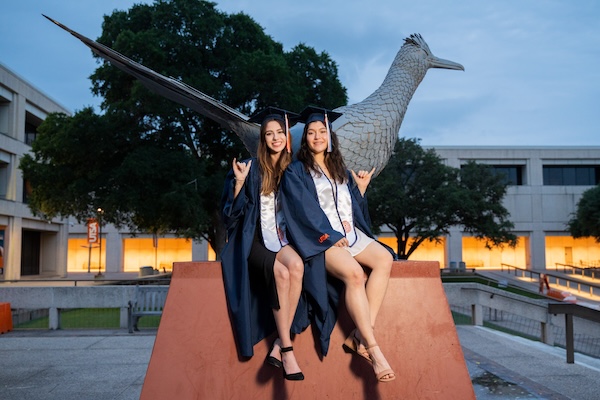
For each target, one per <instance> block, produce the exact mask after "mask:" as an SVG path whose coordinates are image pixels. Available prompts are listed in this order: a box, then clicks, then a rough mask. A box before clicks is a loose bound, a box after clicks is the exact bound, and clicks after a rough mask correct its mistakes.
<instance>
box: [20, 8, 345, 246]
mask: <svg viewBox="0 0 600 400" xmlns="http://www.w3.org/2000/svg"><path fill="white" fill-rule="evenodd" d="M98 41H99V42H100V43H102V44H105V45H107V46H109V47H111V48H113V49H115V50H116V51H118V52H120V53H122V54H125V55H127V56H128V57H130V58H132V59H134V60H136V61H138V62H140V63H141V64H144V65H146V66H148V67H149V68H151V69H153V70H155V71H157V72H159V73H161V74H163V75H166V76H172V77H175V78H178V79H180V80H182V81H183V82H185V83H187V84H188V85H190V86H193V87H195V88H198V89H199V90H201V91H203V92H204V93H206V94H208V95H209V96H212V97H214V98H216V99H217V100H219V101H222V102H223V103H225V104H227V105H229V106H231V107H233V108H236V109H237V110H239V111H241V112H243V113H245V114H252V113H253V112H254V111H256V110H257V109H260V108H262V107H265V106H267V105H275V106H279V107H282V108H286V109H290V110H300V109H301V108H303V107H304V106H305V105H306V104H308V103H312V102H314V101H315V100H323V101H324V102H323V103H320V104H321V105H322V106H324V107H329V108H334V107H338V106H341V105H344V104H346V102H347V96H346V90H345V89H344V88H343V86H342V85H341V83H340V82H339V79H338V77H337V66H336V64H335V62H333V61H332V60H331V59H330V58H329V56H328V55H327V54H326V53H321V54H320V55H318V54H317V53H316V52H315V51H314V50H312V49H310V48H308V47H306V46H304V45H298V46H296V47H295V48H294V49H292V50H291V51H290V52H289V53H286V52H284V51H283V46H282V45H281V44H280V43H278V42H276V41H274V40H273V39H272V38H271V37H270V36H268V35H266V34H265V33H264V31H263V29H262V27H260V25H258V24H257V23H256V22H255V21H254V20H252V18H250V17H249V16H247V15H245V14H243V13H238V14H230V15H227V14H225V13H222V12H220V11H218V10H217V9H216V8H215V3H211V2H207V1H201V0H157V1H155V3H153V4H137V5H134V6H133V7H132V8H131V9H130V10H128V11H115V12H113V13H112V14H111V15H110V16H105V17H104V23H103V32H102V36H101V37H100V38H99V39H98ZM315 58H316V59H318V63H317V62H316V61H315ZM306 65H313V66H314V68H313V69H311V70H308V71H307V70H305V69H302V68H304V67H305V66H306ZM91 81H92V92H93V93H94V94H95V95H98V96H101V97H102V98H103V100H102V103H101V109H102V111H103V113H102V114H101V115H98V114H95V113H94V111H93V110H92V109H90V108H85V109H83V110H81V111H78V112H76V113H75V115H74V116H73V117H67V116H64V115H52V116H50V117H49V118H48V119H47V120H46V121H44V123H43V124H42V125H41V126H40V129H39V131H40V133H41V135H38V139H36V141H35V142H34V143H33V146H32V153H31V154H30V155H26V156H24V157H23V158H22V160H21V164H20V167H21V169H22V171H23V176H24V178H25V179H26V180H27V181H28V182H29V183H30V184H31V187H32V188H33V189H32V193H31V195H30V197H29V206H30V208H31V210H32V212H33V213H34V214H36V215H40V216H44V217H47V218H52V217H55V216H63V217H66V216H74V217H75V218H76V219H77V220H78V221H79V222H82V221H85V220H86V219H87V218H89V217H91V216H94V215H95V212H96V211H95V210H96V209H97V208H102V209H103V211H104V213H103V221H105V222H108V223H113V224H115V225H116V226H123V225H127V226H129V228H130V229H131V230H132V231H141V232H153V233H159V234H162V233H166V232H174V233H176V234H178V235H180V236H183V237H188V238H195V239H200V238H204V239H206V240H208V242H209V243H210V244H211V245H212V247H213V248H214V249H215V250H216V252H217V254H219V252H220V250H221V248H222V246H223V244H224V243H225V234H226V233H225V230H224V229H223V226H222V223H221V221H220V195H221V189H222V187H223V181H224V177H225V174H226V173H227V171H228V169H229V168H230V163H231V160H232V159H233V157H238V158H244V157H246V156H247V152H246V150H245V149H244V147H243V146H242V144H241V141H240V140H239V139H238V138H237V136H236V135H235V134H234V133H232V132H227V131H224V130H223V129H222V128H221V127H220V126H219V125H218V124H216V123H215V122H214V121H211V120H209V119H207V118H205V117H203V116H201V115H198V114H196V113H194V112H192V111H190V110H189V109H187V108H185V107H182V106H180V105H179V104H176V103H174V102H171V101H169V100H167V99H165V98H162V97H160V96H158V95H157V94H155V93H152V92H150V91H149V90H147V89H146V88H145V87H144V86H143V85H142V84H141V83H140V82H139V81H137V80H135V79H134V78H133V77H131V76H129V75H127V74H125V73H123V72H121V71H120V70H118V69H116V68H114V67H112V66H111V65H110V64H108V63H106V62H105V63H103V64H102V65H101V66H100V67H99V68H98V69H97V70H96V71H95V72H94V73H93V75H92V76H91ZM309 84H310V85H311V86H310V87H306V85H309ZM325 89H326V90H325ZM322 92H327V93H333V94H332V95H330V96H329V97H328V96H325V95H322V96H320V97H315V96H317V95H318V94H320V93H322Z"/></svg>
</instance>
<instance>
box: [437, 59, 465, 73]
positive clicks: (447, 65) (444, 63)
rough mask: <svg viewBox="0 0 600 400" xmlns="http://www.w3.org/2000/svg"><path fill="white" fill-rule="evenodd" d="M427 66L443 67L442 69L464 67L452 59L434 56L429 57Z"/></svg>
mask: <svg viewBox="0 0 600 400" xmlns="http://www.w3.org/2000/svg"><path fill="white" fill-rule="evenodd" d="M429 68H444V69H456V70H460V71H464V70H465V67H463V66H462V65H460V64H459V63H455V62H454V61H450V60H444V59H443V58H437V57H435V56H431V57H429Z"/></svg>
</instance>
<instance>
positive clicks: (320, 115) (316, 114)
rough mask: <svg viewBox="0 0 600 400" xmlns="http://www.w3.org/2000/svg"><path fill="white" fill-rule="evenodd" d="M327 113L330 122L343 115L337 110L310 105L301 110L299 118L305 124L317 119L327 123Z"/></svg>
mask: <svg viewBox="0 0 600 400" xmlns="http://www.w3.org/2000/svg"><path fill="white" fill-rule="evenodd" d="M325 114H327V119H328V120H329V123H332V122H333V121H335V120H336V119H338V118H339V117H341V116H342V113H339V112H336V111H332V110H327V109H325V108H321V107H315V106H308V107H306V108H305V109H304V110H302V111H300V117H299V118H298V121H299V122H302V123H304V124H305V125H308V124H310V123H311V122H315V121H321V122H323V123H325Z"/></svg>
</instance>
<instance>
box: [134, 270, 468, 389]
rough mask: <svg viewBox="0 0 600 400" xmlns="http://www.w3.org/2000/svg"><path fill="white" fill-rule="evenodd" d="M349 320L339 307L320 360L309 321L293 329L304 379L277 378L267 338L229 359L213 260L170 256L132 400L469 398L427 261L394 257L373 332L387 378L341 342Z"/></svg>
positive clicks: (436, 274) (231, 352) (230, 344)
mask: <svg viewBox="0 0 600 400" xmlns="http://www.w3.org/2000/svg"><path fill="white" fill-rule="evenodd" d="M353 328H354V326H353V323H352V321H351V320H350V318H349V316H348V314H347V313H346V311H345V308H343V309H342V310H340V319H339V321H338V324H337V325H336V327H335V329H334V331H333V334H332V336H331V345H330V349H329V354H328V355H327V356H326V357H324V358H322V359H321V357H320V355H319V353H318V351H317V350H316V349H317V348H318V346H317V345H316V344H315V340H314V337H313V333H312V331H311V329H310V328H309V329H307V330H306V331H305V332H303V333H302V334H300V335H297V336H296V338H295V340H294V353H295V355H296V358H297V359H298V362H299V364H300V366H301V368H302V371H303V372H304V375H305V377H306V378H305V380H304V381H300V382H290V381H285V380H284V379H283V376H282V373H281V370H280V369H277V368H274V367H272V366H270V365H266V364H265V363H264V359H265V356H266V353H267V351H268V349H269V344H270V343H271V341H272V340H273V337H271V338H267V339H266V340H263V341H262V342H260V343H258V344H257V345H256V346H255V347H254V354H255V355H254V357H252V358H251V359H250V360H249V361H240V360H239V359H238V356H237V352H236V347H235V342H234V338H233V334H232V331H231V326H230V323H229V318H228V314H227V306H226V303H225V294H224V291H223V281H222V277H221V267H220V264H219V263H218V262H189V263H175V264H174V268H173V276H172V280H171V286H170V289H169V294H168V296H167V302H166V305H165V309H164V312H163V315H162V318H161V323H160V327H159V329H158V333H157V336H156V341H155V344H154V349H153V351H152V356H151V359H150V364H149V366H148V370H147V373H146V378H145V380H144V386H143V388H142V395H141V399H143V400H151V399H157V400H158V399H160V400H164V399H178V400H182V399H183V400H187V399H302V400H306V399H344V400H349V399H369V400H372V399H432V400H441V399H449V400H456V399H460V400H468V399H475V394H474V392H473V387H472V384H471V379H470V377H469V373H468V370H467V367H466V364H465V361H464V356H463V353H462V349H461V347H460V343H459V340H458V335H457V333H456V329H455V327H454V323H453V320H452V315H451V313H450V308H449V306H448V303H447V300H446V295H445V293H444V289H443V286H442V283H441V280H440V271H439V266H438V263H437V262H413V261H399V262H395V263H394V268H393V271H392V278H391V280H390V284H389V288H388V291H387V295H386V298H385V302H384V304H383V306H382V308H381V311H380V314H379V316H378V319H377V326H376V327H375V328H376V331H375V333H376V337H377V341H378V343H379V345H380V346H381V349H382V350H383V352H384V354H385V355H386V357H387V359H388V361H389V363H390V365H391V366H392V368H393V369H394V371H395V372H396V376H397V378H396V380H394V381H392V382H388V383H378V382H377V380H376V379H375V374H374V373H373V369H372V367H371V366H370V365H369V364H368V363H367V362H366V361H365V360H364V359H363V358H361V357H359V356H356V355H351V354H349V353H346V352H345V351H344V350H343V348H342V343H343V342H344V339H345V338H346V336H348V334H349V333H350V331H351V330H352V329H353Z"/></svg>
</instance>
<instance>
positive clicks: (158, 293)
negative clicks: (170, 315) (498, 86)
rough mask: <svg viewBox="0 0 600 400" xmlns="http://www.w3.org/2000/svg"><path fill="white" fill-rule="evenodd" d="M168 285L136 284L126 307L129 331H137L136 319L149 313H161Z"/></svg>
mask: <svg viewBox="0 0 600 400" xmlns="http://www.w3.org/2000/svg"><path fill="white" fill-rule="evenodd" d="M168 291H169V287H168V286H139V285H138V286H136V287H135V296H134V298H133V300H130V301H129V306H128V308H127V321H128V323H127V327H128V329H129V333H133V331H139V329H138V321H139V319H140V318H141V317H144V316H149V315H158V316H160V315H162V312H163V308H164V307H165V300H166V299H167V292H168Z"/></svg>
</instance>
